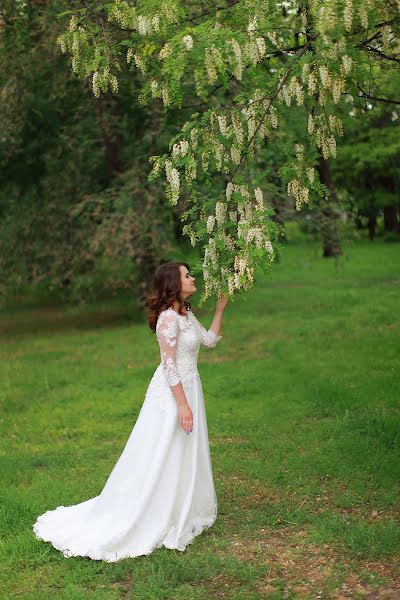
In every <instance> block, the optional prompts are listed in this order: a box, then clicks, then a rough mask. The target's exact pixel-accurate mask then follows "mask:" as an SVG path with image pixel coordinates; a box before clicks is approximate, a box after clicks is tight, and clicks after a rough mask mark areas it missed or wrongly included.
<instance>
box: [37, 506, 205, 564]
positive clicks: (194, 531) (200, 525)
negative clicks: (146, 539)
mask: <svg viewBox="0 0 400 600" xmlns="http://www.w3.org/2000/svg"><path fill="white" fill-rule="evenodd" d="M60 508H61V507H60ZM56 510H57V509H56ZM42 516H44V515H42ZM216 518H217V516H216V515H215V516H212V517H208V518H204V519H199V520H196V523H195V524H192V525H191V526H190V527H189V528H188V529H187V530H186V532H185V533H184V534H183V535H182V536H181V539H185V537H186V536H187V535H188V533H189V531H190V532H191V535H192V537H190V538H189V539H187V541H185V542H184V543H181V544H179V543H178V544H177V545H172V544H168V542H166V541H165V538H166V537H168V534H164V535H163V537H162V541H160V542H158V543H157V544H154V545H153V546H152V547H151V548H147V549H142V550H138V551H134V553H131V552H123V553H121V554H118V552H91V551H90V550H89V551H82V552H79V551H76V552H73V551H71V550H69V549H68V548H65V545H64V544H62V543H61V542H57V540H54V539H52V537H50V536H47V535H46V534H45V533H43V534H41V533H40V521H41V520H42V519H41V517H39V518H38V520H37V521H36V523H35V524H34V525H33V526H32V529H33V532H34V534H35V536H36V538H37V539H38V540H42V541H44V542H50V543H51V545H52V546H53V547H54V548H55V549H56V550H59V551H61V552H62V554H63V556H64V558H74V557H82V558H90V559H92V560H104V561H106V562H110V563H111V562H118V561H120V560H123V559H125V558H136V557H138V556H148V555H149V554H151V553H152V552H153V551H154V550H156V549H157V548H162V547H164V548H167V549H168V550H178V551H179V552H184V551H185V550H186V547H187V546H188V545H189V544H191V543H192V542H193V540H194V539H195V538H196V537H197V536H198V535H200V534H201V533H202V532H203V531H204V530H205V529H209V528H210V527H211V526H212V525H213V524H214V523H215V521H216Z"/></svg>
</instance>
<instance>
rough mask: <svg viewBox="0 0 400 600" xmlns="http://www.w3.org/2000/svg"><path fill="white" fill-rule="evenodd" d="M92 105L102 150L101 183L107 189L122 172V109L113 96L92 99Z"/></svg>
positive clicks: (118, 101) (117, 99)
mask: <svg viewBox="0 0 400 600" xmlns="http://www.w3.org/2000/svg"><path fill="white" fill-rule="evenodd" d="M93 104H94V110H95V114H96V120H97V124H98V126H99V129H100V132H101V137H102V142H103V148H104V158H105V172H104V175H103V177H102V181H101V183H102V185H103V186H104V187H107V186H108V185H109V184H110V183H111V181H112V180H113V178H114V177H115V176H116V175H117V174H118V173H120V172H121V170H122V163H121V151H122V146H123V139H122V134H121V123H122V117H123V115H122V108H121V103H120V100H119V98H115V97H114V96H105V97H103V98H100V99H98V98H94V99H93Z"/></svg>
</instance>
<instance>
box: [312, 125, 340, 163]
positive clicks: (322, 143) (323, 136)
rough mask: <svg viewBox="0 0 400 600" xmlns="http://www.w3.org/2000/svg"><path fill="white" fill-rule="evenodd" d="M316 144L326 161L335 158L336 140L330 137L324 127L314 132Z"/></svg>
mask: <svg viewBox="0 0 400 600" xmlns="http://www.w3.org/2000/svg"><path fill="white" fill-rule="evenodd" d="M316 144H317V147H318V148H321V150H322V154H323V157H324V158H325V159H328V158H329V157H330V156H332V157H333V158H335V157H336V140H335V138H334V136H333V135H330V133H329V131H328V130H327V128H326V127H325V126H320V127H318V128H317V131H316Z"/></svg>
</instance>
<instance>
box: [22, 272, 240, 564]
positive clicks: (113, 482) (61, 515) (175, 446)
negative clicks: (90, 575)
mask: <svg viewBox="0 0 400 600" xmlns="http://www.w3.org/2000/svg"><path fill="white" fill-rule="evenodd" d="M195 291H196V286H195V280H194V278H193V277H192V276H191V274H190V272H189V265H188V264H187V263H185V262H169V263H165V264H162V265H160V266H159V267H158V269H157V270H156V273H155V276H154V285H153V290H152V292H151V293H150V294H149V296H148V299H147V320H148V324H149V326H150V328H151V330H152V331H153V332H155V333H156V337H157V340H158V343H159V347H160V364H159V365H158V367H157V369H156V370H155V372H154V374H153V377H152V379H151V381H150V384H149V386H148V389H147V392H146V395H145V399H144V402H143V404H142V407H141V410H140V413H139V415H138V418H137V420H136V423H135V425H134V427H133V430H132V432H131V434H130V436H129V438H128V441H127V443H126V445H125V448H124V450H123V452H122V454H121V456H120V457H119V459H118V461H117V462H116V464H115V466H114V468H113V470H112V471H111V474H110V475H109V477H108V479H107V481H106V484H105V486H104V488H103V490H102V491H101V493H100V494H99V495H98V496H96V497H94V498H91V499H90V500H86V501H85V502H81V503H79V504H76V505H73V506H59V507H58V508H56V509H54V510H49V511H47V512H45V513H44V514H43V515H41V516H39V517H38V518H37V521H36V523H35V524H34V525H33V531H34V533H35V535H36V537H37V538H38V539H41V540H44V541H46V542H51V543H52V545H53V546H54V547H55V548H57V549H58V550H61V551H62V553H63V554H64V556H65V557H66V558H69V557H72V556H86V557H89V558H91V559H94V560H105V561H107V562H116V561H118V560H121V559H123V558H130V557H135V556H141V555H146V554H150V553H151V552H152V551H153V550H155V549H156V548H159V547H161V546H165V547H166V548H171V549H176V550H180V551H183V550H185V548H186V546H187V544H189V543H190V542H191V541H193V539H194V538H195V537H196V536H197V535H199V534H200V533H201V532H202V531H203V530H204V529H206V528H208V527H211V525H212V524H213V523H214V521H215V519H216V517H217V497H216V493H215V487H214V482H213V474H212V467H211V459H210V449H209V441H208V429H207V420H206V414H205V407H204V397H203V390H202V386H201V380H200V376H199V373H198V370H197V357H198V353H199V348H200V346H201V344H203V345H205V346H208V347H213V346H215V345H216V344H217V342H218V341H219V340H220V339H221V337H222V336H221V335H220V332H221V326H222V317H223V312H224V309H225V307H226V305H227V303H228V299H227V298H225V297H221V298H219V299H218V300H217V306H216V310H215V316H214V319H213V322H212V325H211V327H210V329H209V330H208V331H207V330H206V329H205V328H204V327H203V325H202V324H201V323H200V322H199V321H198V320H197V318H196V317H195V315H194V313H193V311H192V310H191V307H190V303H189V302H188V301H187V299H188V298H189V296H191V295H192V294H193V293H194V292H195Z"/></svg>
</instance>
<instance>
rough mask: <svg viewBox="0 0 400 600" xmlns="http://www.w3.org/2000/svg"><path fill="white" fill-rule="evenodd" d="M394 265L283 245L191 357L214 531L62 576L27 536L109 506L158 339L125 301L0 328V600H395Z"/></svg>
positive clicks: (364, 248) (399, 279)
mask: <svg viewBox="0 0 400 600" xmlns="http://www.w3.org/2000/svg"><path fill="white" fill-rule="evenodd" d="M399 265H400V244H389V243H384V242H382V241H381V240H376V241H375V242H374V243H373V244H371V243H370V242H368V241H365V240H359V241H357V242H356V243H353V244H351V245H349V246H348V247H347V248H346V250H345V256H344V257H342V258H341V259H340V260H339V261H338V262H335V261H333V260H327V259H321V258H320V248H319V246H318V245H315V244H314V243H309V244H306V243H303V242H296V243H294V242H293V243H288V244H287V245H285V246H284V247H283V249H282V253H281V260H280V262H279V263H276V265H275V266H274V269H273V272H272V275H271V276H270V277H267V276H265V275H260V276H259V277H258V279H257V283H256V285H255V287H254V289H253V290H252V291H251V292H250V293H248V294H247V295H246V297H244V298H238V299H236V300H235V301H234V302H231V303H230V304H229V305H228V307H227V309H226V312H225V316H224V323H223V331H222V335H223V339H222V340H221V342H220V343H219V344H218V346H217V347H216V348H213V349H207V348H204V347H202V349H201V351H200V356H199V372H200V375H201V378H202V383H203V389H204V395H205V401H206V408H207V419H208V428H209V437H210V448H211V458H212V464H213V471H214V478H215V484H216V489H217V496H218V512H219V514H218V519H217V521H216V523H215V524H214V526H213V527H212V528H210V529H209V530H207V531H206V532H204V533H203V534H202V535H201V536H199V537H197V538H196V539H195V540H194V541H193V542H192V544H190V545H189V546H188V547H187V550H186V551H185V552H184V553H180V552H178V551H171V550H167V549H165V548H160V549H158V550H156V551H155V552H154V553H153V554H151V555H150V556H144V557H138V558H135V559H126V560H123V561H121V562H118V563H104V562H100V561H91V560H90V559H85V558H70V559H65V558H64V557H63V555H62V554H61V553H60V552H58V551H57V550H55V549H54V548H53V547H52V546H51V545H50V544H49V543H45V542H41V541H39V540H37V539H36V538H35V537H34V534H33V532H32V524H33V523H34V521H35V520H36V517H37V515H39V514H41V513H42V512H44V511H46V510H48V509H50V508H55V507H56V506H59V505H69V504H76V503H78V502H80V501H83V500H87V499H88V498H91V497H93V496H95V495H97V494H98V493H99V492H100V491H101V489H102V486H103V485H104V483H105V481H106V479H107V477H108V474H109V473H110V471H111V469H112V467H113V465H114V463H115V461H116V460H117V458H118V457H119V455H120V453H121V451H122V449H123V447H124V445H125V442H126V440H127V438H128V436H129V434H130V431H131V429H132V427H133V425H134V423H135V420H136V418H137V415H138V413H139V410H140V407H141V404H142V402H143V398H144V394H145V392H146V389H147V385H148V383H149V381H150V379H151V376H152V374H153V372H154V370H155V368H156V366H157V364H158V363H159V349H158V345H157V342H156V339H155V336H154V335H153V334H152V333H151V332H150V330H149V328H148V326H147V325H146V323H145V318H144V316H143V315H135V314H132V311H131V310H130V309H129V307H127V306H124V304H123V303H121V302H115V305H114V304H113V303H111V302H110V303H109V304H108V305H107V306H104V305H98V306H97V307H90V309H85V310H86V312H85V311H84V310H83V309H61V308H49V307H48V308H30V309H28V308H20V309H15V310H11V309H8V310H4V311H3V312H2V313H0V334H1V336H2V337H1V365H0V368H1V375H0V386H1V387H0V394H1V397H0V402H1V432H2V437H1V450H0V451H1V462H0V465H1V493H0V494H1V504H0V528H1V544H0V554H1V556H0V565H1V566H0V569H1V573H0V574H1V588H0V597H1V598H4V599H8V598H23V599H27V600H46V599H49V600H50V599H52V600H53V599H65V600H86V599H87V600H101V599H104V600H114V599H122V598H123V599H126V598H132V599H135V600H136V599H137V600H139V599H140V600H142V599H143V600H144V599H146V600H161V599H168V600H184V599H185V600H200V599H201V600H203V599H204V600H209V599H211V598H217V599H219V598H226V599H232V600H253V599H258V598H263V599H264V598H266V599H271V600H272V599H274V600H278V599H281V598H282V599H283V598H286V599H301V600H303V599H304V600H305V599H314V598H321V599H322V600H324V599H326V598H337V599H343V598H356V599H357V598H360V599H361V598H365V597H366V596H367V595H368V594H372V595H371V596H370V597H371V598H393V599H394V598H398V597H400V560H399V558H400V527H399V521H398V517H399V506H400V502H399V487H400V461H399V447H400V400H399V399H400V376H399V372H400V371H399V367H400V343H399V332H400V329H399V324H400V311H399V308H400V271H399ZM192 305H193V307H194V309H195V310H196V297H193V298H192ZM196 312H197V315H198V317H199V319H200V320H201V321H202V322H203V324H204V325H206V326H209V324H210V322H211V318H212V312H211V310H210V309H209V308H207V309H206V308H202V309H198V310H197V311H196Z"/></svg>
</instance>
